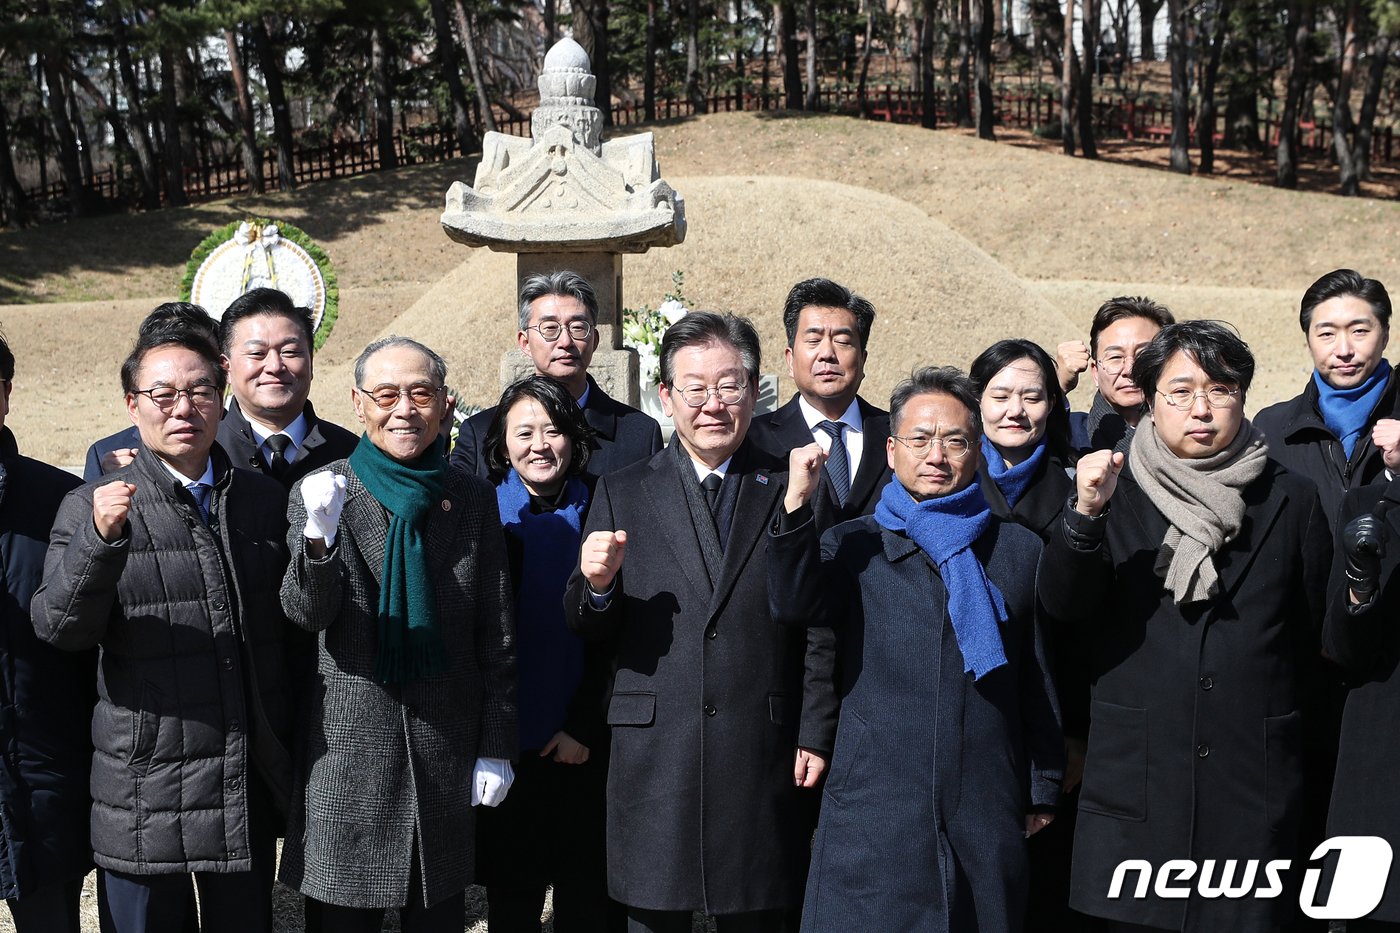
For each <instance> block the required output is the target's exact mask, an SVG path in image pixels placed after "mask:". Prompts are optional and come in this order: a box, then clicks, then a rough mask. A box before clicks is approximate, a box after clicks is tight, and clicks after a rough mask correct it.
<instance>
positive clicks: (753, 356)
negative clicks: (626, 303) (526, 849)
mask: <svg viewBox="0 0 1400 933" xmlns="http://www.w3.org/2000/svg"><path fill="white" fill-rule="evenodd" d="M758 370H759V341H758V335H757V334H756V333H755V332H754V330H753V327H752V325H750V324H749V323H748V322H747V321H745V320H743V319H742V318H736V317H734V316H732V315H724V316H721V315H717V314H712V313H709V312H695V313H692V314H689V315H687V316H686V317H684V318H683V319H682V320H681V321H680V322H678V323H676V324H674V325H672V326H671V328H670V329H669V330H668V331H667V332H666V336H665V339H664V340H663V341H662V346H661V377H662V378H661V393H660V394H661V403H662V406H663V408H664V409H665V410H666V412H667V413H668V414H669V415H671V416H672V418H674V420H675V424H676V436H675V438H674V439H673V440H672V443H671V446H670V447H669V448H668V449H666V450H663V451H661V452H660V453H657V454H656V455H654V456H652V457H651V458H650V459H648V460H645V461H643V462H640V463H636V464H633V465H632V466H630V467H627V468H625V469H623V470H620V471H618V472H617V473H613V474H610V475H606V476H604V477H603V478H602V479H600V480H599V482H598V487H597V494H596V496H595V497H594V500H593V504H592V506H591V508H590V511H589V516H588V522H587V525H586V527H585V529H584V534H585V538H584V544H583V548H582V554H581V557H580V567H579V570H578V571H576V572H575V574H574V577H573V579H572V580H571V581H570V584H569V589H568V591H567V592H566V594H565V596H564V606H565V611H566V612H567V614H568V622H569V625H570V626H571V627H572V628H573V629H574V630H575V631H577V632H578V633H579V634H580V635H582V636H583V637H585V638H588V639H591V640H599V641H606V640H612V642H613V643H614V644H615V646H616V647H615V652H616V654H615V661H614V669H615V671H616V675H615V681H614V686H613V693H612V697H611V699H610V701H609V704H608V725H609V726H610V727H611V728H612V749H611V770H610V772H609V775H608V887H609V893H610V894H611V895H612V896H613V897H614V898H616V899H617V900H618V901H620V902H621V903H623V904H625V905H626V906H627V909H628V923H629V930H631V931H633V933H646V931H665V933H672V931H676V933H682V931H684V933H688V931H689V930H690V928H691V913H692V912H693V911H697V910H698V911H703V912H705V913H707V914H711V915H715V916H717V917H718V922H719V929H720V930H722V931H727V933H728V931H769V930H776V929H779V928H780V927H781V925H782V923H783V920H784V917H785V911H787V910H790V909H791V908H793V907H795V906H796V904H797V903H798V902H799V901H800V899H801V897H802V885H803V876H804V872H805V869H806V863H807V857H808V855H807V853H808V844H809V842H810V833H809V832H808V831H807V826H808V823H807V821H806V819H805V818H804V810H805V807H804V800H803V796H804V794H808V793H811V792H812V791H810V790H806V789H805V788H811V787H814V786H815V785H816V783H817V780H818V779H819V778H820V776H821V774H822V772H823V771H824V770H825V767H826V760H827V756H828V755H829V754H830V751H831V746H832V741H833V729H832V725H833V720H832V718H831V717H832V714H833V711H834V705H833V703H834V698H833V697H832V683H831V670H830V666H829V664H828V663H826V661H827V660H828V659H827V658H825V657H823V656H815V657H814V656H813V654H812V653H811V652H810V651H809V648H808V641H807V637H806V633H805V632H800V631H795V630H784V629H782V628H780V627H779V626H778V625H776V624H775V623H774V622H773V621H772V618H771V616H770V615H769V611H768V592H767V582H768V580H767V548H766V546H765V541H764V537H765V533H766V530H767V527H768V524H769V523H770V522H771V521H772V520H773V519H774V517H775V516H776V514H777V511H778V509H779V507H780V505H781V500H782V481H781V477H780V476H773V475H770V474H769V472H768V471H767V470H765V469H762V468H756V467H755V451H754V450H753V449H752V446H751V445H750V444H748V443H747V442H746V434H747V431H748V426H749V421H750V419H751V417H752V415H753V408H754V391H755V389H756V388H757V382H758ZM624 554H630V555H631V556H629V557H626V558H625V560H624Z"/></svg>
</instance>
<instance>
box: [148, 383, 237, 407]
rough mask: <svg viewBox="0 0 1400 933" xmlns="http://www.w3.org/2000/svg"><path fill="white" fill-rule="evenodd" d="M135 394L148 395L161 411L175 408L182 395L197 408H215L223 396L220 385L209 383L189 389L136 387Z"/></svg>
mask: <svg viewBox="0 0 1400 933" xmlns="http://www.w3.org/2000/svg"><path fill="white" fill-rule="evenodd" d="M135 394H136V395H144V396H146V398H148V399H150V400H151V401H152V402H154V403H155V406H156V407H157V408H159V409H160V410H161V411H171V410H173V409H174V408H175V405H176V403H178V402H179V401H180V396H182V395H183V396H185V398H187V399H189V400H190V404H191V405H193V406H194V407H196V408H213V407H214V406H215V405H217V404H219V401H220V399H222V398H223V393H222V392H220V391H219V388H218V386H209V385H199V386H190V387H189V388H188V389H177V388H175V387H174V386H156V387H155V388H153V389H136V390H135Z"/></svg>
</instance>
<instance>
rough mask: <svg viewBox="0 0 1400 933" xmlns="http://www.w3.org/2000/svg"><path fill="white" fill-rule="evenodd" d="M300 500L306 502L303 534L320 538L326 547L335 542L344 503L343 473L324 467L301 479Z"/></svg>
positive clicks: (312, 538)
mask: <svg viewBox="0 0 1400 933" xmlns="http://www.w3.org/2000/svg"><path fill="white" fill-rule="evenodd" d="M301 501H302V502H304V503H306V530H305V531H304V532H303V534H305V536H306V537H307V538H309V539H311V540H315V539H317V538H320V539H322V540H324V541H325V542H326V547H331V546H332V545H334V544H335V532H336V529H337V528H338V527H339V526H340V510H341V509H342V508H344V507H345V477H343V476H341V475H340V474H339V473H332V472H331V471H329V470H323V471H321V472H320V473H312V474H311V475H310V476H308V477H307V478H306V479H304V480H302V481H301Z"/></svg>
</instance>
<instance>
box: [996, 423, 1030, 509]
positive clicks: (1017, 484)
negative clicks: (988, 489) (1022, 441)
mask: <svg viewBox="0 0 1400 933" xmlns="http://www.w3.org/2000/svg"><path fill="white" fill-rule="evenodd" d="M1044 459H1045V435H1044V434H1042V435H1041V436H1040V440H1039V441H1038V442H1036V445H1035V450H1033V451H1031V455H1030V456H1029V457H1027V458H1026V459H1025V460H1022V461H1021V462H1020V463H1018V464H1016V465H1015V466H1013V467H1008V466H1007V465H1006V461H1005V460H1003V459H1002V458H1001V452H1000V451H999V450H997V448H996V445H995V444H993V443H992V442H991V441H989V440H987V435H985V434H983V435H982V462H983V463H985V464H986V465H987V475H988V476H990V477H991V478H992V479H993V480H994V481H995V482H996V484H997V488H998V489H1000V490H1001V494H1002V495H1003V496H1004V497H1006V504H1007V505H1008V506H1009V507H1011V508H1013V509H1014V508H1015V507H1016V503H1017V502H1018V501H1020V499H1021V497H1022V496H1023V495H1025V494H1026V490H1027V489H1029V488H1030V485H1031V480H1032V479H1034V478H1035V475H1036V472H1037V471H1038V470H1039V469H1040V462H1041V461H1042V460H1044Z"/></svg>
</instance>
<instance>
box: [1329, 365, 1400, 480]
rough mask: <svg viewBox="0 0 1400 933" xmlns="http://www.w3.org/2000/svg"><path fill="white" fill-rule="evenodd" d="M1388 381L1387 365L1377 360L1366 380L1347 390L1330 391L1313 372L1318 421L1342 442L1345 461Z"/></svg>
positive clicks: (1388, 371)
mask: <svg viewBox="0 0 1400 933" xmlns="http://www.w3.org/2000/svg"><path fill="white" fill-rule="evenodd" d="M1389 381H1390V363H1389V362H1388V361H1386V360H1381V365H1379V366H1377V367H1376V371H1375V372H1373V373H1371V378H1370V379H1367V380H1366V381H1365V382H1363V383H1361V385H1359V386H1353V387H1352V388H1350V389H1335V388H1333V387H1332V386H1330V385H1328V384H1327V382H1326V380H1324V379H1323V378H1322V375H1321V374H1320V373H1318V371H1317V370H1315V369H1314V370H1313V385H1315V386H1317V409H1318V411H1320V412H1322V420H1323V421H1324V422H1326V424H1327V427H1328V429H1329V430H1331V432H1332V433H1333V434H1335V435H1337V440H1339V441H1341V442H1342V449H1343V450H1345V451H1346V452H1347V459H1348V460H1350V459H1351V452H1352V450H1353V449H1354V448H1355V447H1356V442H1357V440H1358V439H1360V437H1361V432H1363V431H1365V430H1366V422H1368V421H1369V420H1370V419H1371V412H1373V411H1375V410H1376V403H1377V402H1379V401H1380V400H1381V396H1382V395H1383V394H1384V393H1385V387H1386V383H1387V382H1389Z"/></svg>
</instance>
